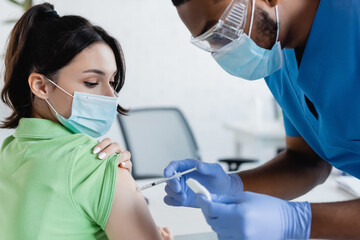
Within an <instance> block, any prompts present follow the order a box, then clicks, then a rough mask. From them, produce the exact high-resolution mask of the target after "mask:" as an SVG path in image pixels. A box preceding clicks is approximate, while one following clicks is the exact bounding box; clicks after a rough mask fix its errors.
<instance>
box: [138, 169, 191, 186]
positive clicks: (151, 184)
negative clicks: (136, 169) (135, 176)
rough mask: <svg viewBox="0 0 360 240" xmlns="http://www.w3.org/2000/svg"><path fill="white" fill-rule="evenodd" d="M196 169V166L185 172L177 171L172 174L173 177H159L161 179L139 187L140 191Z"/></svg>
mask: <svg viewBox="0 0 360 240" xmlns="http://www.w3.org/2000/svg"><path fill="white" fill-rule="evenodd" d="M195 170H196V168H191V169H189V170H186V171H184V172H179V173H175V174H174V175H173V176H171V177H168V178H161V179H159V180H156V181H155V182H152V183H148V184H146V185H144V186H142V187H139V188H138V191H142V190H145V189H148V188H151V187H153V186H156V185H159V184H161V183H164V182H166V181H169V180H171V179H174V178H178V177H180V176H182V175H184V174H187V173H190V172H193V171H195Z"/></svg>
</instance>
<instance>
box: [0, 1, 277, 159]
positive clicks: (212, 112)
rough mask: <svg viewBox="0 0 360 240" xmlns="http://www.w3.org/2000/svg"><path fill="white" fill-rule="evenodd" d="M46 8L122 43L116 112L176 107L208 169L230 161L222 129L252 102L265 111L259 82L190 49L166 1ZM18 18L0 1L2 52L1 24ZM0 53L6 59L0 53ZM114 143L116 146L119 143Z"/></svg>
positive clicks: (2, 29)
mask: <svg viewBox="0 0 360 240" xmlns="http://www.w3.org/2000/svg"><path fill="white" fill-rule="evenodd" d="M35 2H36V3H40V2H41V1H35ZM49 2H51V3H53V4H54V5H55V9H56V10H57V11H58V13H59V14H60V15H64V14H78V15H82V16H84V17H86V18H88V19H89V20H90V21H92V22H93V23H95V24H98V25H100V26H102V27H104V28H105V29H106V30H107V31H109V32H110V33H111V34H112V35H114V36H115V37H116V38H117V39H118V40H119V41H120V43H121V45H122V47H123V49H124V52H125V58H126V62H127V79H126V83H125V87H124V88H123V90H122V92H121V94H120V96H121V104H122V105H124V106H126V107H130V108H131V107H143V106H178V107H180V108H181V109H182V110H183V111H184V113H185V115H186V116H187V118H188V120H189V122H190V125H191V126H192V128H193V130H194V132H195V136H196V138H197V141H198V143H199V146H200V150H201V153H202V156H203V159H204V160H205V161H211V162H212V161H216V159H217V158H219V157H224V156H232V154H233V136H232V134H231V133H230V132H228V131H227V130H225V129H224V127H223V124H224V122H226V121H237V120H239V121H241V120H244V119H246V118H248V117H249V116H248V115H249V114H250V113H254V111H251V110H252V108H253V107H254V104H253V103H252V100H253V97H254V96H260V97H261V98H262V99H264V101H265V102H268V103H269V101H270V99H271V97H270V93H269V91H268V90H267V87H266V85H265V83H264V82H263V81H256V82H248V81H244V80H241V79H238V78H234V77H232V76H230V75H228V74H227V73H225V72H224V71H223V70H222V69H221V68H220V67H219V66H218V65H217V64H216V62H215V61H214V60H213V59H212V58H211V56H210V55H209V54H208V53H206V52H203V51H201V50H199V49H197V48H196V47H195V46H192V45H191V44H190V43H189V39H190V34H189V32H188V31H187V29H186V28H185V26H184V25H183V24H182V22H181V21H180V19H179V17H178V15H177V13H176V9H175V8H174V7H173V6H172V3H171V0H101V1H94V0H76V1H74V0H50V1H49ZM19 16H20V11H19V10H18V9H17V8H15V7H14V6H12V4H10V3H8V2H7V1H4V0H3V1H0V22H1V23H0V47H3V46H4V44H5V40H6V38H7V36H8V35H9V33H10V30H11V27H12V26H11V25H4V24H3V23H2V22H3V20H4V19H9V18H17V17H19ZM0 50H2V52H3V50H4V48H2V49H0ZM271 106H272V105H271V103H269V107H271ZM265 109H267V110H268V111H269V108H265ZM0 111H1V112H0V119H4V117H5V116H7V113H6V110H5V107H4V106H3V105H1V104H0ZM270 112H271V110H270ZM251 117H253V116H251ZM265 118H271V114H270V113H267V115H266V117H265ZM8 134H9V131H5V130H0V141H2V140H3V139H4V137H5V136H6V135H8ZM113 135H114V134H113ZM115 139H116V140H118V141H120V138H119V137H118V136H116V135H115Z"/></svg>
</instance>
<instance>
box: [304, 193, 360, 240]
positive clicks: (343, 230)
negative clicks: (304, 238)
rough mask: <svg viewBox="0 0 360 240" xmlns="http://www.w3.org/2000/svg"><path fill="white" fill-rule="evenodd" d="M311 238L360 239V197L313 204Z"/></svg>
mask: <svg viewBox="0 0 360 240" xmlns="http://www.w3.org/2000/svg"><path fill="white" fill-rule="evenodd" d="M311 211H312V220H311V234H310V237H311V238H323V239H359V236H360V221H359V215H360V199H356V200H352V201H346V202H335V203H313V204H311Z"/></svg>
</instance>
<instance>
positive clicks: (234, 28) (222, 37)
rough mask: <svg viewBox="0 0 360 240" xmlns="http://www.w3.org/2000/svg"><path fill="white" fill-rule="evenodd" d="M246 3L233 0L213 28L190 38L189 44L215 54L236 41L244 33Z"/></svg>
mask: <svg viewBox="0 0 360 240" xmlns="http://www.w3.org/2000/svg"><path fill="white" fill-rule="evenodd" d="M248 2H249V1H248V0H233V1H232V2H231V3H230V4H229V6H228V7H227V9H226V10H225V11H224V13H223V14H222V16H221V17H220V19H219V21H218V23H217V24H216V25H215V26H213V27H212V28H210V29H209V30H207V31H206V32H205V33H202V34H201V35H200V36H197V37H191V40H190V42H191V43H192V44H194V45H195V46H197V47H199V48H201V49H203V50H205V51H208V52H217V51H218V50H220V49H221V48H223V47H224V46H226V45H227V44H229V43H231V42H233V41H234V40H236V39H238V38H239V37H240V36H241V35H242V33H243V32H244V28H245V22H246V13H247V9H248Z"/></svg>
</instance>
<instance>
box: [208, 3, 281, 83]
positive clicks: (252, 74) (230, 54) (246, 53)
mask: <svg viewBox="0 0 360 240" xmlns="http://www.w3.org/2000/svg"><path fill="white" fill-rule="evenodd" d="M254 12H255V0H253V7H252V14H251V22H250V30H249V36H247V35H246V34H245V33H242V36H241V37H240V38H239V39H237V40H235V41H234V42H232V43H230V44H228V45H226V46H225V47H224V48H223V49H221V50H220V51H219V52H216V53H213V54H212V56H213V57H214V59H215V61H216V62H217V63H218V64H219V65H220V66H221V67H222V68H223V69H224V70H225V71H227V72H228V73H229V74H231V75H233V76H236V77H241V78H243V79H246V80H256V79H259V78H264V77H267V76H269V75H271V74H273V73H274V72H276V71H277V70H279V69H280V68H281V67H282V64H283V59H282V53H281V45H280V42H279V41H278V37H279V15H278V6H276V7H275V12H276V22H277V35H276V41H275V44H274V46H273V47H272V49H271V50H268V49H264V48H261V47H259V46H257V45H256V43H255V42H254V41H253V40H252V39H251V38H250V35H251V29H252V24H253V19H254Z"/></svg>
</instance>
